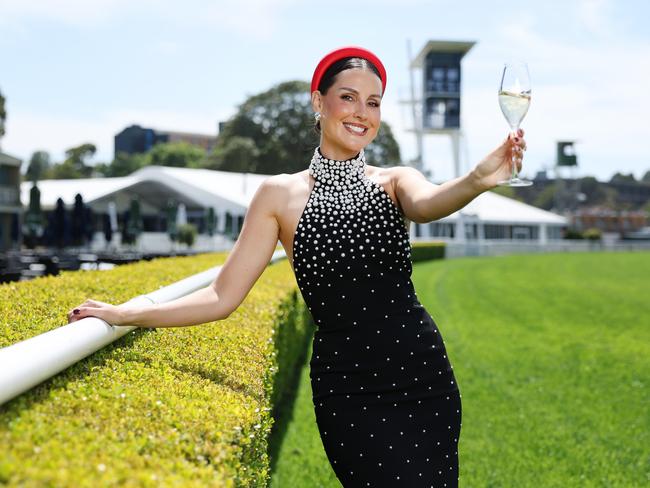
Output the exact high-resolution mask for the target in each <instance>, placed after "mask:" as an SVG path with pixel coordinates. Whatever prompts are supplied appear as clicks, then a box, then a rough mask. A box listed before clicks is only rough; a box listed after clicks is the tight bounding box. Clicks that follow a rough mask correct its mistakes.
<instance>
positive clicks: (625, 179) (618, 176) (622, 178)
mask: <svg viewBox="0 0 650 488" xmlns="http://www.w3.org/2000/svg"><path fill="white" fill-rule="evenodd" d="M609 181H610V183H617V182H622V183H636V178H634V173H630V174H629V175H626V174H624V173H619V172H617V173H615V174H614V176H612V178H611V179H610V180H609Z"/></svg>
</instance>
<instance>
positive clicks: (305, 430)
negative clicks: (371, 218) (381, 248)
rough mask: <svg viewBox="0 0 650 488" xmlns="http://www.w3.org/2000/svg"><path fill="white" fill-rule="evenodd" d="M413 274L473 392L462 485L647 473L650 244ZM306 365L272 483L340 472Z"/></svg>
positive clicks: (468, 397) (628, 480)
mask: <svg viewBox="0 0 650 488" xmlns="http://www.w3.org/2000/svg"><path fill="white" fill-rule="evenodd" d="M413 282H414V284H415V287H416V291H417V294H418V298H419V300H420V302H421V303H422V304H424V306H425V307H426V308H427V310H428V311H429V313H430V314H431V316H432V317H433V318H434V320H435V321H436V323H437V325H438V327H439V329H440V331H441V333H442V335H443V338H444V340H445V345H446V348H447V352H448V355H449V358H450V361H451V363H452V365H453V366H454V372H455V375H456V379H457V381H458V385H459V388H460V391H461V395H462V404H463V411H462V419H463V420H462V422H463V423H462V429H461V437H460V443H459V456H460V485H461V486H462V487H501V486H503V487H535V488H537V487H573V486H575V487H591V486H594V487H626V488H627V487H640V486H647V484H648V482H649V480H650V408H649V407H650V360H649V359H648V358H650V253H649V252H617V253H607V252H592V253H572V254H568V253H561V254H560V253H558V254H555V253H553V254H541V255H538V254H536V255H512V256H499V257H489V258H487V257H481V258H461V259H450V260H441V261H430V262H424V263H420V264H416V265H415V266H414V272H413ZM310 355H311V351H309V352H308V355H307V359H308V358H309V357H310ZM308 367H309V366H308V364H307V362H306V363H305V365H304V367H303V369H302V371H301V376H300V382H299V386H298V388H297V394H296V400H295V403H294V404H293V408H292V409H287V411H285V412H284V416H283V417H282V418H280V419H279V420H278V427H279V429H278V430H280V431H282V432H283V436H282V439H277V438H276V439H273V441H274V443H272V453H271V455H272V457H274V460H273V461H274V462H273V467H274V474H273V479H272V484H271V486H273V487H281V486H282V487H283V486H310V487H312V486H313V487H339V486H341V485H340V484H339V483H338V481H337V480H336V478H335V476H334V474H333V472H332V470H331V468H330V467H329V465H328V462H327V458H326V457H325V453H324V451H323V448H322V445H321V442H320V438H319V436H318V431H317V428H316V420H315V417H314V413H313V406H312V403H311V386H310V384H309V371H308Z"/></svg>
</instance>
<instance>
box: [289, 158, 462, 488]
mask: <svg viewBox="0 0 650 488" xmlns="http://www.w3.org/2000/svg"><path fill="white" fill-rule="evenodd" d="M365 165H366V162H365V156H364V152H363V150H362V151H361V152H360V153H359V155H358V156H357V157H356V158H353V159H350V160H347V161H336V160H328V159H325V158H324V157H323V156H322V154H321V153H320V148H316V151H315V152H314V157H313V159H312V160H311V163H310V165H309V172H310V174H311V175H312V176H313V177H314V179H315V180H316V181H315V183H314V187H313V189H312V191H311V193H310V195H309V199H308V201H307V204H306V206H305V209H304V211H303V213H302V215H301V216H300V219H299V221H298V227H297V229H296V233H295V235H294V243H293V256H294V272H295V274H296V280H297V283H298V286H299V288H300V291H301V294H302V296H303V298H304V300H305V303H306V304H307V306H308V308H309V310H310V312H311V314H312V316H313V318H314V321H315V323H316V326H317V330H316V332H315V335H314V339H313V352H312V357H311V360H310V367H311V371H310V378H311V386H312V390H313V402H314V408H315V413H316V420H317V423H318V429H319V432H320V436H321V439H322V441H323V446H324V448H325V452H326V454H327V457H328V459H329V462H330V464H331V465H332V468H333V469H334V472H335V473H336V475H337V477H338V478H339V480H340V481H341V483H342V484H343V486H344V487H345V488H348V487H374V488H377V487H392V488H394V487H408V488H417V487H422V488H424V487H426V488H429V487H456V486H458V475H459V472H458V439H459V436H460V428H461V400H460V392H459V389H458V385H457V383H456V378H455V377H454V373H453V370H452V366H451V364H450V362H449V358H448V357H447V352H446V350H445V345H444V341H443V339H442V337H441V335H440V331H439V330H438V328H437V326H436V324H435V322H434V321H433V319H432V318H431V316H430V315H429V314H428V313H427V311H426V310H425V309H424V307H423V306H422V305H421V304H420V302H419V301H418V299H417V296H416V293H415V290H414V288H413V283H412V282H411V271H412V267H411V260H410V255H411V254H410V251H411V246H410V241H409V235H408V231H407V229H406V226H405V224H404V221H403V217H402V214H401V213H400V211H399V210H398V208H397V206H396V205H395V203H393V201H392V199H391V198H390V196H389V195H388V194H387V193H386V191H385V190H384V189H383V188H382V186H381V185H379V184H377V183H375V182H372V181H370V180H369V179H368V178H367V176H366V175H365Z"/></svg>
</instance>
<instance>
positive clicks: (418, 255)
mask: <svg viewBox="0 0 650 488" xmlns="http://www.w3.org/2000/svg"><path fill="white" fill-rule="evenodd" d="M444 257H445V243H444V242H437V241H431V242H413V243H411V261H412V262H414V263H416V262H418V261H428V260H430V259H444Z"/></svg>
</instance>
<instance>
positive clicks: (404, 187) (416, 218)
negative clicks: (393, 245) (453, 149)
mask: <svg viewBox="0 0 650 488" xmlns="http://www.w3.org/2000/svg"><path fill="white" fill-rule="evenodd" d="M523 134H524V132H523V130H521V129H519V133H518V135H517V137H512V136H511V135H508V137H507V138H506V139H505V140H504V141H503V142H502V143H501V144H500V145H499V146H498V147H497V148H496V149H495V150H494V151H492V152H491V153H490V154H488V155H487V156H486V157H485V158H483V160H482V161H481V162H480V163H478V164H477V165H476V166H475V167H474V169H472V170H471V171H470V172H469V173H467V174H466V175H463V176H460V177H458V178H454V179H453V180H449V181H446V182H445V183H443V184H441V185H436V184H433V183H431V182H429V181H427V179H426V178H425V177H424V175H422V173H420V172H419V171H418V170H416V169H415V168H411V167H407V166H403V167H398V168H395V173H394V175H395V178H394V180H393V184H394V186H395V195H396V197H397V199H398V200H399V203H400V205H401V207H402V210H403V211H404V215H405V216H406V217H407V218H408V219H409V220H412V221H413V222H417V223H420V224H422V223H427V222H431V221H434V220H438V219H441V218H443V217H446V216H447V215H450V214H452V213H454V212H455V211H457V210H459V209H461V208H463V207H464V206H465V205H467V204H468V203H469V202H471V201H472V200H473V199H474V198H476V197H477V196H478V195H480V194H481V193H483V192H484V191H487V190H489V189H491V188H494V187H495V186H496V185H497V181H499V180H504V179H508V178H509V177H510V173H511V171H512V169H511V168H512V161H513V160H514V161H515V163H516V164H517V170H518V171H519V170H521V160H522V157H523V152H524V151H525V150H526V142H525V140H524V138H523Z"/></svg>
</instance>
